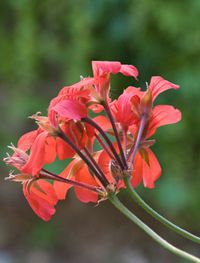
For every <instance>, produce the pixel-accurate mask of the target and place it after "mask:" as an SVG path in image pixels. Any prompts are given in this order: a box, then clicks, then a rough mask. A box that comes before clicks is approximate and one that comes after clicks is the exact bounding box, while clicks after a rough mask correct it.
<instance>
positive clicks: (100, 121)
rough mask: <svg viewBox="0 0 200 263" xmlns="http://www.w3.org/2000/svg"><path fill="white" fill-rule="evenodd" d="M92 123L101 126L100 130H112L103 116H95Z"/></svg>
mask: <svg viewBox="0 0 200 263" xmlns="http://www.w3.org/2000/svg"><path fill="white" fill-rule="evenodd" d="M93 121H95V122H96V123H97V124H98V125H99V126H101V128H102V129H103V130H104V131H106V130H108V129H111V128H112V125H111V123H110V121H109V120H108V119H107V118H106V117H105V116H97V117H95V118H93ZM97 133H98V132H97Z"/></svg>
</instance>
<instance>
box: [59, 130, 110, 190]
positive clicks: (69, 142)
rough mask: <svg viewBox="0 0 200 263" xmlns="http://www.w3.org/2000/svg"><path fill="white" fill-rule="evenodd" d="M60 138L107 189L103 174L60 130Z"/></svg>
mask: <svg viewBox="0 0 200 263" xmlns="http://www.w3.org/2000/svg"><path fill="white" fill-rule="evenodd" d="M58 137H60V138H61V139H63V140H64V141H65V142H66V143H67V144H68V145H69V146H70V147H71V148H72V149H73V150H74V151H75V152H76V153H77V154H78V155H79V156H80V158H81V159H82V160H83V161H84V162H85V163H86V164H87V166H88V167H89V169H90V170H91V171H92V172H93V173H94V175H95V176H96V177H97V178H98V179H99V181H100V182H101V183H102V185H103V186H104V187H105V188H106V187H107V185H108V184H109V183H108V181H107V180H106V179H105V177H102V176H101V174H99V172H98V171H97V170H96V169H95V168H94V166H93V164H92V163H91V161H90V160H88V158H87V157H86V156H85V155H84V154H83V153H82V152H81V151H80V149H79V148H78V147H77V146H76V145H75V144H74V143H73V142H72V141H71V140H70V139H69V138H68V137H67V136H66V135H65V133H64V132H63V131H62V130H61V129H60V130H59V132H58Z"/></svg>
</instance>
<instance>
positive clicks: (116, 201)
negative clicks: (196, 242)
mask: <svg viewBox="0 0 200 263" xmlns="http://www.w3.org/2000/svg"><path fill="white" fill-rule="evenodd" d="M108 199H109V201H110V202H111V203H112V204H113V205H114V206H115V207H116V208H117V209H118V210H119V211H120V212H121V213H122V214H123V215H125V216H126V217H127V218H128V219H130V220H131V221H132V222H133V223H135V224H136V225H137V226H138V227H139V228H141V229H142V230H143V231H144V232H145V233H146V234H147V235H148V236H150V237H151V238H152V239H153V240H155V241H156V242H157V243H159V244H160V245H161V246H162V247H163V248H165V249H166V250H168V251H170V252H171V253H173V254H175V255H177V256H179V257H182V258H184V259H187V260H188V261H189V262H194V263H200V258H197V257H195V256H193V255H191V254H189V253H187V252H185V251H183V250H181V249H179V248H177V247H175V246H173V245H171V244H170V243H169V242H167V241H166V240H165V239H163V238H162V237H160V236H159V235H158V234H157V233H156V232H154V231H153V230H152V229H151V228H150V227H148V226H147V225H146V224H145V223H144V222H143V221H141V220H140V219H139V218H138V217H136V216H135V215H134V214H133V213H132V212H131V211H130V210H129V209H128V208H126V207H125V206H124V205H123V204H122V203H121V201H120V200H119V199H118V198H117V196H116V195H114V194H110V195H109V197H108Z"/></svg>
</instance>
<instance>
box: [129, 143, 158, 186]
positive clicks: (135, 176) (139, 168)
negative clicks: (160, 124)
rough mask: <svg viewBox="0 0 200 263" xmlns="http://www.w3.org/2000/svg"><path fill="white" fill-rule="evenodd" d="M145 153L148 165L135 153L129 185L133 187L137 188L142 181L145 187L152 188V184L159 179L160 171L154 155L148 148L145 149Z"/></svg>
mask: <svg viewBox="0 0 200 263" xmlns="http://www.w3.org/2000/svg"><path fill="white" fill-rule="evenodd" d="M143 150H144V149H143ZM145 151H146V154H147V156H148V163H147V161H146V160H144V159H143V158H142V156H141V154H140V153H137V155H136V158H135V162H134V171H133V173H132V179H131V183H132V185H133V187H137V186H138V185H139V184H140V183H141V181H142V179H143V183H144V186H145V187H147V188H154V183H155V181H156V180H157V179H158V178H159V177H160V175H161V171H162V170H161V167H160V164H159V162H158V160H157V158H156V156H155V155H154V153H153V152H152V151H151V150H150V149H149V148H146V149H145Z"/></svg>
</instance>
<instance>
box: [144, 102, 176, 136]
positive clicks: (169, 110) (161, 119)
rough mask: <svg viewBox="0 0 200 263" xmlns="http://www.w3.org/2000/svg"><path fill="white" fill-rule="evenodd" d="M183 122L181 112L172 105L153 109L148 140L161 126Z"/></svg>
mask: <svg viewBox="0 0 200 263" xmlns="http://www.w3.org/2000/svg"><path fill="white" fill-rule="evenodd" d="M180 120H181V112H180V111H179V110H178V109H175V108H174V107H173V106H170V105H158V106H155V107H154V108H153V112H152V117H151V119H150V124H149V127H148V133H147V136H146V138H149V137H150V136H152V135H153V134H154V133H155V131H156V129H157V128H158V127H160V126H164V125H168V124H172V123H176V122H178V121H180Z"/></svg>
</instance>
